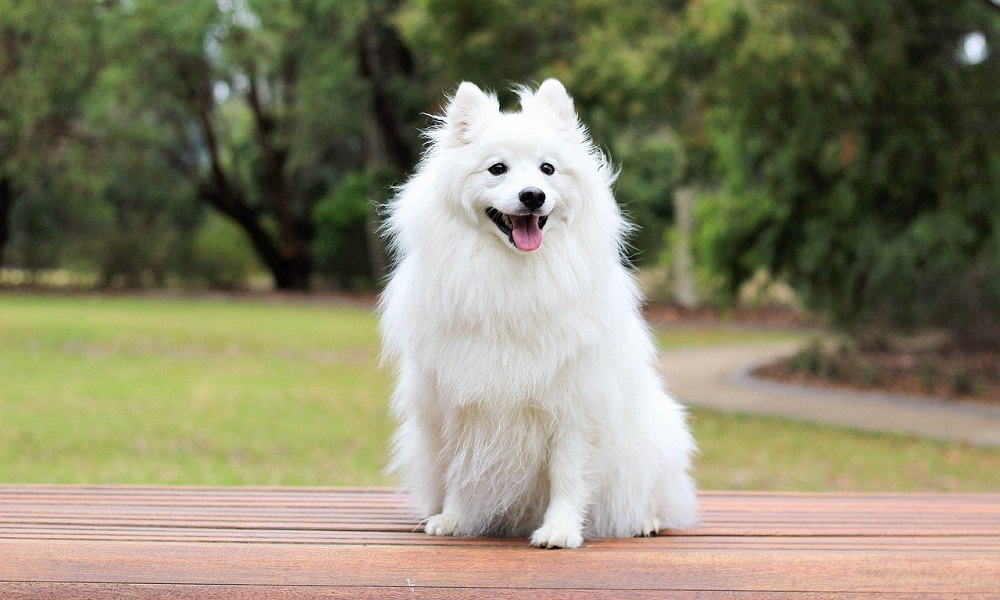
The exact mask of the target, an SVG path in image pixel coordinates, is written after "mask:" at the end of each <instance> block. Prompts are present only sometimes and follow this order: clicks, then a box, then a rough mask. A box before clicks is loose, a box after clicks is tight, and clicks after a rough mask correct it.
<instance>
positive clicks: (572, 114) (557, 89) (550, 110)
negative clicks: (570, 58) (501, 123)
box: [521, 79, 583, 141]
mask: <svg viewBox="0 0 1000 600" xmlns="http://www.w3.org/2000/svg"><path fill="white" fill-rule="evenodd" d="M521 110H523V111H525V112H531V111H544V112H545V113H547V114H549V115H551V116H553V117H555V118H556V120H555V123H556V124H557V128H558V129H559V130H560V131H562V132H564V133H565V134H566V135H567V136H568V137H569V138H571V139H572V140H573V141H581V140H582V138H583V134H582V131H581V128H580V120H579V119H578V118H577V116H576V110H575V109H574V108H573V99H572V98H570V97H569V94H568V93H566V88H565V87H563V84H562V83H560V82H559V80H558V79H546V80H545V81H543V82H542V85H540V86H538V90H537V91H536V92H535V93H534V94H522V95H521Z"/></svg>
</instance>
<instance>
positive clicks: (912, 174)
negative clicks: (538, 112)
mask: <svg viewBox="0 0 1000 600" xmlns="http://www.w3.org/2000/svg"><path fill="white" fill-rule="evenodd" d="M549 76H556V77H559V78H561V79H562V80H563V81H564V82H565V83H566V84H567V87H568V88H569V89H570V91H571V92H572V94H573V95H574V97H575V98H576V101H577V106H578V108H579V109H580V112H581V114H582V117H583V119H584V121H585V122H586V123H587V124H588V125H589V126H590V128H591V131H592V133H593V137H594V138H595V140H596V141H597V143H598V144H599V145H601V146H602V147H605V148H607V149H608V150H609V151H610V154H611V155H612V156H613V157H614V159H615V160H616V161H617V164H620V166H621V177H620V178H619V181H618V185H617V194H618V197H619V200H620V201H621V202H622V204H623V205H624V207H625V208H626V210H627V211H628V213H629V214H630V215H631V216H632V217H633V218H634V219H635V220H636V221H637V222H638V223H639V225H640V226H641V229H640V230H639V233H638V234H637V235H636V237H635V238H634V239H633V240H632V246H633V250H632V256H631V258H632V260H633V261H635V262H636V264H638V265H640V266H651V265H656V264H658V263H660V264H661V266H667V267H669V266H671V265H672V264H673V261H674V260H675V255H674V253H673V251H672V248H671V247H669V245H668V244H667V243H666V242H667V241H669V240H673V239H675V237H674V234H673V232H672V228H673V218H674V204H673V198H674V194H675V192H676V191H678V190H685V191H688V192H694V197H695V198H696V199H697V200H696V206H695V217H696V218H695V224H694V228H695V232H694V234H695V235H694V236H693V239H694V248H693V253H694V257H695V266H696V268H697V270H698V278H697V280H698V281H699V282H700V283H701V285H702V289H701V290H700V295H701V297H702V298H707V299H709V300H714V301H725V300H727V299H732V297H733V295H734V294H733V292H734V290H736V289H737V288H738V286H739V285H740V284H741V283H743V282H744V281H745V280H746V279H747V278H749V277H751V276H754V275H755V274H757V273H758V272H759V271H761V270H763V271H764V272H766V273H767V274H768V275H770V276H771V277H773V278H775V279H777V280H782V281H786V282H788V283H790V284H791V285H792V286H793V287H794V289H795V290H796V291H797V292H798V294H799V297H800V298H801V299H802V300H803V301H804V302H805V303H806V306H807V307H809V308H812V309H815V310H818V311H821V312H823V313H825V314H827V315H828V316H829V317H830V318H831V320H832V322H833V323H835V324H837V325H839V326H842V327H845V328H848V329H850V330H852V331H853V332H855V333H856V334H863V335H866V336H869V337H872V336H875V334H878V333H879V332H881V331H883V330H887V329H893V330H900V329H902V330H913V329H919V328H927V327H932V328H938V329H944V330H946V331H949V332H951V333H952V335H953V339H954V340H956V341H957V342H959V343H962V344H965V345H968V346H977V347H986V348H997V347H1000V233H998V231H1000V227H998V220H1000V191H998V190H1000V144H997V143H996V140H997V139H1000V9H998V5H997V3H996V2H994V1H993V0H956V1H954V2H940V1H939V0H815V1H810V2H802V1H800V0H753V1H751V0H669V1H662V0H638V1H635V2H627V3H621V2H610V1H608V0H533V1H532V2H527V1H525V0H494V1H492V2H466V1H464V0H405V1H403V0H215V1H214V2H213V1H211V0H177V1H174V2H160V1H158V0H65V1H63V2H59V3H47V2H24V1H22V0H0V265H3V266H6V267H8V268H10V269H18V273H20V274H21V278H22V279H27V280H32V279H33V278H36V279H38V278H40V276H38V277H36V274H39V273H43V272H44V271H45V270H47V269H55V268H63V269H70V270H72V271H73V272H83V273H87V274H89V275H88V276H87V277H84V278H83V279H82V280H85V281H88V282H93V283H95V284H97V285H103V286H112V287H138V286H157V287H163V286H171V287H176V286H196V287H199V286H200V287H204V286H208V287H239V286H241V285H245V284H246V281H247V278H248V275H249V274H254V273H261V272H263V273H266V274H267V277H269V279H270V281H271V284H272V285H273V286H276V287H278V288H282V289H300V290H302V289H307V288H309V287H310V286H313V285H317V284H323V285H328V286H335V287H341V288H355V289H358V288H360V289H368V288H372V287H375V286H377V285H378V283H379V281H380V280H381V279H380V278H381V276H382V275H383V274H384V272H385V269H386V265H385V258H384V256H383V253H382V248H381V244H380V242H379V240H378V236H377V235H376V229H377V226H378V220H379V216H378V214H377V211H376V209H375V207H376V206H377V205H378V204H379V203H381V202H383V201H384V200H385V199H386V197H387V196H388V194H389V193H390V192H389V190H390V187H389V186H390V185H391V184H392V183H397V182H399V181H400V180H401V179H402V178H403V177H404V176H405V174H406V173H407V172H408V171H409V170H410V169H412V167H413V165H414V162H415V161H416V159H417V157H418V154H419V150H420V143H421V141H420V138H419V136H418V134H417V131H418V129H419V128H422V127H425V126H427V125H428V124H429V120H428V118H427V116H426V113H435V112H437V111H438V110H439V107H440V104H441V102H442V100H443V98H444V97H445V95H446V94H447V93H448V92H450V91H451V90H453V89H455V86H456V85H457V83H458V82H459V81H460V80H463V79H468V80H472V81H475V82H477V83H479V84H481V85H485V86H487V87H491V88H495V89H498V90H499V91H500V92H501V95H502V97H503V98H504V100H505V101H510V100H511V98H512V95H511V94H510V93H509V86H510V84H511V83H522V82H531V81H540V80H541V79H543V78H545V77H549Z"/></svg>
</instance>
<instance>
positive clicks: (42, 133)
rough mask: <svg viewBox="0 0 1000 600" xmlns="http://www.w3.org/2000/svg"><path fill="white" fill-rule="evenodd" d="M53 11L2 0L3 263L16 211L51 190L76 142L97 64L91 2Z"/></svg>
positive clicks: (76, 1) (80, 139) (76, 0)
mask: <svg viewBox="0 0 1000 600" xmlns="http://www.w3.org/2000/svg"><path fill="white" fill-rule="evenodd" d="M63 4H64V5H63V6H62V7H61V9H60V10H52V9H51V8H47V7H45V6H43V5H40V4H38V3H34V2H18V1H17V0H0V264H3V260H4V250H5V249H6V246H7V242H8V240H9V239H10V233H11V226H12V222H14V221H16V220H17V218H16V215H15V208H16V206H17V204H18V202H19V201H21V200H23V199H24V198H25V197H26V196H35V197H37V196H39V195H44V194H45V193H46V190H47V189H50V188H52V187H53V186H54V185H56V184H55V180H56V179H57V178H58V176H59V174H60V173H62V172H63V171H65V169H66V168H67V161H68V159H71V158H72V157H71V156H70V155H71V154H72V153H73V152H74V150H76V148H77V147H78V146H79V145H86V144H88V143H89V140H88V136H87V133H86V132H85V131H84V130H83V127H82V124H81V120H82V103H81V98H82V97H83V95H84V94H85V93H86V91H87V89H88V88H89V86H90V85H91V83H92V82H93V79H94V76H95V72H96V70H97V65H98V64H99V62H98V60H97V53H96V49H97V41H98V38H97V25H96V16H95V13H94V7H93V3H92V2H88V1H86V0H73V1H70V2H65V3H63Z"/></svg>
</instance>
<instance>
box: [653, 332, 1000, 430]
mask: <svg viewBox="0 0 1000 600" xmlns="http://www.w3.org/2000/svg"><path fill="white" fill-rule="evenodd" d="M798 346H799V342H781V343H765V344H740V345H728V346H717V347H705V348H684V349H679V350H665V351H663V352H662V353H661V359H660V363H661V366H662V369H663V374H664V377H665V378H666V381H667V386H668V388H669V389H670V391H671V392H672V393H673V394H674V396H675V397H676V398H677V399H678V400H679V401H681V402H682V403H683V404H686V405H688V406H698V407H703V408H711V409H716V410H722V411H728V412H742V413H749V414H756V415H770V416H779V417H786V418H790V419H796V420H802V421H812V422H816V423H824V424H828V425H840V426H845V427H852V428H855V429H862V430H867V431H885V432H892V433H902V434H913V435H919V436H924V437H929V438H933V439H940V440H949V441H962V442H967V443H970V444H973V445H977V446H991V447H1000V407H998V406H986V405H975V404H967V403H963V404H956V403H951V402H946V401H944V400H938V399H934V398H929V397H917V396H902V395H897V394H887V393H879V392H853V391H839V390H829V389H825V388H808V387H801V386H796V385H790V384H784V383H776V382H771V381H764V380H761V379H757V378H755V377H753V376H751V375H750V371H752V370H753V369H754V368H755V367H757V366H759V365H763V364H766V363H768V362H771V361H774V360H777V359H779V358H781V357H783V356H789V355H791V354H793V353H794V352H795V351H796V350H797V348H798Z"/></svg>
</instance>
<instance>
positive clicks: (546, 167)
mask: <svg viewBox="0 0 1000 600" xmlns="http://www.w3.org/2000/svg"><path fill="white" fill-rule="evenodd" d="M538 168H539V169H540V170H541V171H542V173H545V174H546V175H551V174H553V173H555V172H556V168H555V167H553V166H552V165H551V164H549V163H542V164H541V166H540V167H538Z"/></svg>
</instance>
